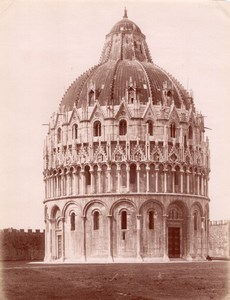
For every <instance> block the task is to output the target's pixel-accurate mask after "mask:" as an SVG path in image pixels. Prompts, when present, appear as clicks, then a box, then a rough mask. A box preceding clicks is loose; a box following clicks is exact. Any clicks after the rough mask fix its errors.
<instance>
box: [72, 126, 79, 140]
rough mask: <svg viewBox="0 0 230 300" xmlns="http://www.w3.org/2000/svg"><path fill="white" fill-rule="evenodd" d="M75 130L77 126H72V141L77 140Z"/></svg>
mask: <svg viewBox="0 0 230 300" xmlns="http://www.w3.org/2000/svg"><path fill="white" fill-rule="evenodd" d="M77 130H78V126H77V124H74V125H73V127H72V138H73V139H77Z"/></svg>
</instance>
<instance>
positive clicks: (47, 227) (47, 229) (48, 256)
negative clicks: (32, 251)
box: [44, 219, 51, 262]
mask: <svg viewBox="0 0 230 300" xmlns="http://www.w3.org/2000/svg"><path fill="white" fill-rule="evenodd" d="M50 226H51V225H50V220H48V219H45V258H44V261H45V262H48V261H50V260H51V253H50V243H51V239H50Z"/></svg>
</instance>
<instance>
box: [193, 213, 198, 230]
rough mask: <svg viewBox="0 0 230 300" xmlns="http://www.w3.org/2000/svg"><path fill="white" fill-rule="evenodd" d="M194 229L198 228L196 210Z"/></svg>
mask: <svg viewBox="0 0 230 300" xmlns="http://www.w3.org/2000/svg"><path fill="white" fill-rule="evenodd" d="M194 230H195V231H196V230H197V212H194Z"/></svg>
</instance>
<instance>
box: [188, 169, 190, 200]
mask: <svg viewBox="0 0 230 300" xmlns="http://www.w3.org/2000/svg"><path fill="white" fill-rule="evenodd" d="M189 173H190V171H189V170H188V171H187V193H188V194H189V193H190V181H189Z"/></svg>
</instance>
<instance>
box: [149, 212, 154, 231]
mask: <svg viewBox="0 0 230 300" xmlns="http://www.w3.org/2000/svg"><path fill="white" fill-rule="evenodd" d="M149 229H154V211H153V210H151V211H150V212H149Z"/></svg>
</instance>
